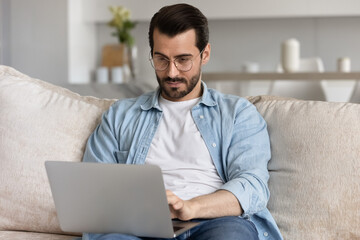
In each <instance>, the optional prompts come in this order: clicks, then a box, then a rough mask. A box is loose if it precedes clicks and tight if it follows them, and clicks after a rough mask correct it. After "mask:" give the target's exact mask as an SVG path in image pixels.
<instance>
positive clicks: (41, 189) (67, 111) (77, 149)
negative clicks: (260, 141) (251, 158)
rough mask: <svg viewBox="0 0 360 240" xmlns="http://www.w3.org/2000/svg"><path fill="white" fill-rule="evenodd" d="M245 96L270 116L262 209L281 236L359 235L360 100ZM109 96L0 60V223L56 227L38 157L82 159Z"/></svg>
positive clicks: (51, 229)
mask: <svg viewBox="0 0 360 240" xmlns="http://www.w3.org/2000/svg"><path fill="white" fill-rule="evenodd" d="M248 99H249V100H250V101H251V102H253V103H254V104H255V106H256V107H257V109H258V111H259V112H260V113H261V114H262V116H263V117H264V118H265V120H266V122H267V123H268V130H269V134H270V141H271V151H272V159H271V161H270V162H269V171H270V181H269V188H270V192H271V197H270V201H269V204H268V208H269V210H270V211H271V213H272V214H273V216H274V218H275V220H276V222H277V223H278V225H279V227H280V231H281V232H282V234H283V236H284V238H285V239H292V240H296V239H299V240H300V239H301V240H303V239H317V240H318V239H320V240H321V239H324V240H325V239H326V240H329V239H359V238H360V228H359V227H358V226H360V211H359V209H360V121H359V120H360V104H350V103H328V102H314V101H301V100H295V99H285V98H277V97H270V96H259V97H249V98H248ZM113 102H114V100H109V99H98V98H94V97H84V96H80V95H78V94H76V93H73V92H71V91H69V90H67V89H64V88H61V87H58V86H54V85H52V84H49V83H46V82H43V81H41V80H37V79H33V78H30V77H28V76H26V75H24V74H22V73H20V72H18V71H16V70H14V69H12V68H9V67H5V66H0V231H1V230H16V231H35V232H46V233H61V232H62V231H61V230H60V228H59V224H58V221H57V218H56V211H55V208H54V203H53V200H52V196H51V191H50V187H49V184H48V180H47V176H46V172H45V168H44V162H45V161H47V160H60V161H75V162H77V161H81V159H82V155H83V151H84V148H85V144H86V141H87V138H88V136H89V135H90V134H91V132H92V131H93V130H94V128H95V127H96V125H97V124H98V123H99V121H100V117H101V115H102V113H103V112H104V111H105V110H106V109H108V108H109V106H110V105H111V104H112V103H113ZM65 177H66V176H64V178H65Z"/></svg>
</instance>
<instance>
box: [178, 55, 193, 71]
mask: <svg viewBox="0 0 360 240" xmlns="http://www.w3.org/2000/svg"><path fill="white" fill-rule="evenodd" d="M175 66H176V68H177V69H178V70H179V71H182V72H187V71H189V70H190V69H191V68H192V60H191V59H190V58H178V59H175Z"/></svg>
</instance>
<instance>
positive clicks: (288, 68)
mask: <svg viewBox="0 0 360 240" xmlns="http://www.w3.org/2000/svg"><path fill="white" fill-rule="evenodd" d="M281 64H282V68H283V70H284V72H296V71H298V70H299V65H300V43H299V41H298V40H296V39H295V38H291V39H288V40H286V41H284V42H283V43H282V45H281Z"/></svg>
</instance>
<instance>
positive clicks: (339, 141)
mask: <svg viewBox="0 0 360 240" xmlns="http://www.w3.org/2000/svg"><path fill="white" fill-rule="evenodd" d="M252 101H253V102H254V104H255V106H256V107H257V109H258V111H259V112H260V113H261V114H262V116H263V117H264V119H265V121H266V122H267V124H268V130H269V135H270V141H271V153H272V159H271V161H270V163H269V166H268V167H269V171H270V182H269V187H270V192H271V197H270V201H269V205H268V207H269V209H270V211H271V212H272V214H273V216H274V218H275V219H276V221H277V223H278V226H279V227H280V230H281V232H282V233H283V235H284V237H285V239H291V240H295V239H298V240H300V239H301V240H303V239H316V240H329V239H333V240H335V239H349V240H350V239H360V227H359V226H360V210H359V209H360V121H359V117H360V104H351V103H329V102H321V101H301V100H294V99H281V98H278V99H277V98H274V97H267V96H263V97H257V98H253V99H252Z"/></svg>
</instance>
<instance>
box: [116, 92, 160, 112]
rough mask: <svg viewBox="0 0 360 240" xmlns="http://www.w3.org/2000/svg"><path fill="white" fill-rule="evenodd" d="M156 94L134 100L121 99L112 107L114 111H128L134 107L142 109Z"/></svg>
mask: <svg viewBox="0 0 360 240" xmlns="http://www.w3.org/2000/svg"><path fill="white" fill-rule="evenodd" d="M154 94H155V91H152V92H147V93H144V94H142V95H140V96H138V97H134V98H123V99H119V100H117V101H116V102H114V103H113V104H112V105H111V108H112V109H125V110H126V109H128V108H132V107H140V106H141V105H142V104H144V103H146V102H147V101H149V100H150V99H151V98H152V97H153V96H154Z"/></svg>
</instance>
